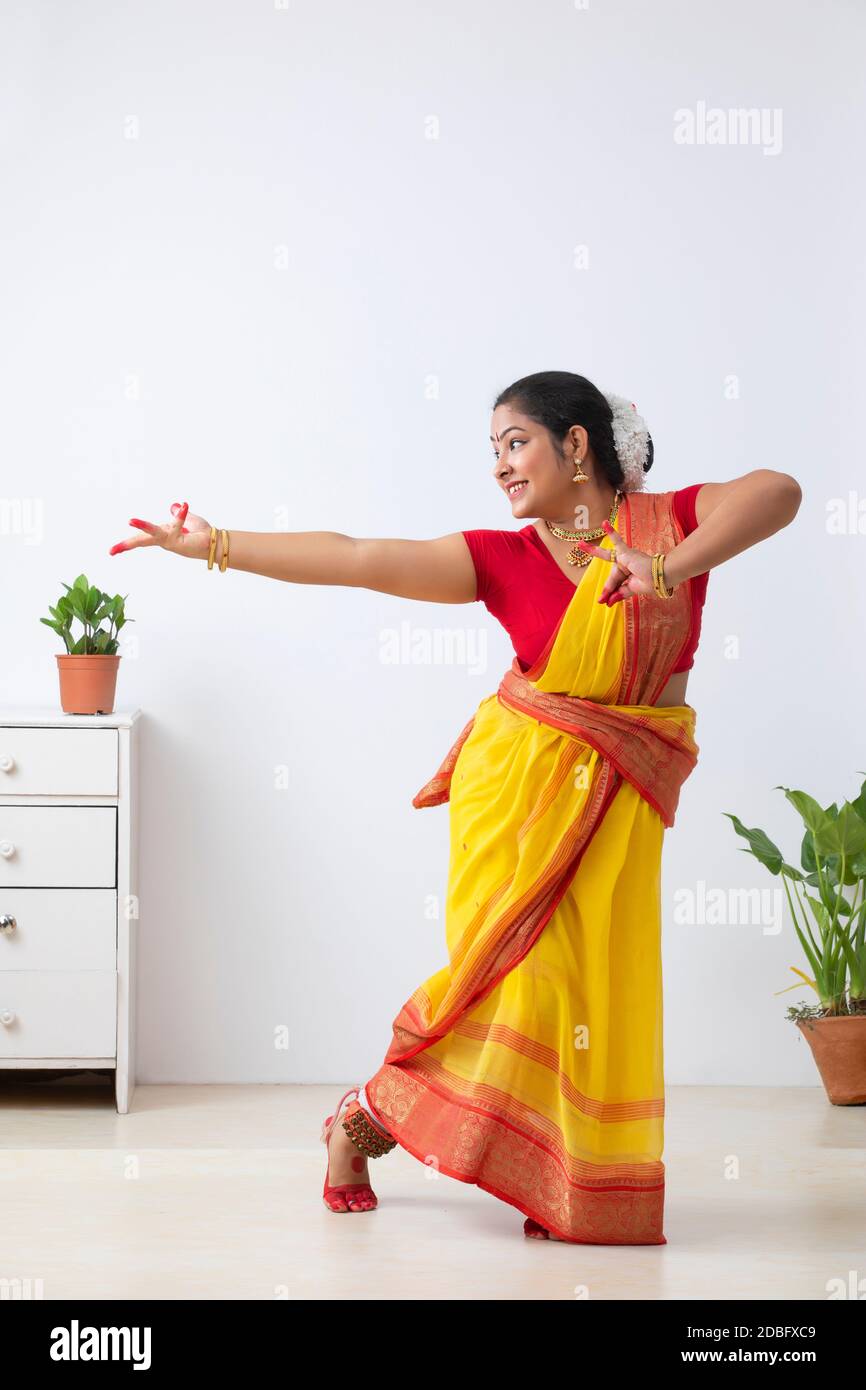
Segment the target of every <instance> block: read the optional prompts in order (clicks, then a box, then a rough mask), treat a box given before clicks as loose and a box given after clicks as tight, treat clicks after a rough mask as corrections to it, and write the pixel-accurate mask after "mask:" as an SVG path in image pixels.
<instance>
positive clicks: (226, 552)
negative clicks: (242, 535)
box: [220, 530, 229, 574]
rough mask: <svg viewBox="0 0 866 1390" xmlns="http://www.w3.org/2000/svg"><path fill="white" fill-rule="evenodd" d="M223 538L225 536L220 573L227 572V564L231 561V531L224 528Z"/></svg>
mask: <svg viewBox="0 0 866 1390" xmlns="http://www.w3.org/2000/svg"><path fill="white" fill-rule="evenodd" d="M222 538H223V553H222V559H221V560H220V574H225V572H226V566H227V565H228V562H229V533H228V531H226V530H223V532H222Z"/></svg>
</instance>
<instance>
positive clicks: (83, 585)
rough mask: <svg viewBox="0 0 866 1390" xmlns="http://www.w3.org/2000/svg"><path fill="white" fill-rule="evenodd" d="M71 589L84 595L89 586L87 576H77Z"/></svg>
mask: <svg viewBox="0 0 866 1390" xmlns="http://www.w3.org/2000/svg"><path fill="white" fill-rule="evenodd" d="M72 587H73V589H79V590H82V591H83V592H84V593H85V594H86V593H87V592H88V590H89V588H90V585H89V584H88V582H87V575H86V574H79V576H78V578H77V579H76V580H75V582H74V584H73V585H72Z"/></svg>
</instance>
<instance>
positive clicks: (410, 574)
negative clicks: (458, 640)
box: [109, 502, 476, 603]
mask: <svg viewBox="0 0 866 1390" xmlns="http://www.w3.org/2000/svg"><path fill="white" fill-rule="evenodd" d="M171 511H172V520H171V521H170V522H168V523H166V524H165V525H159V524H157V523H155V522H150V521H142V520H141V519H140V518H139V517H132V518H131V520H130V523H129V524H130V526H135V527H137V528H138V531H139V534H138V535H135V536H130V537H129V539H128V540H126V541H120V542H118V544H117V545H114V546H112V548H111V550H110V552H109V554H111V555H117V554H120V553H121V552H122V551H125V550H138V549H142V548H144V547H152V546H158V547H160V548H161V549H163V550H169V551H171V552H172V554H175V555H182V556H185V557H186V558H188V559H192V560H206V559H207V557H208V549H209V545H210V531H211V527H210V522H208V521H205V519H204V517H201V516H196V515H194V514H193V513H192V512H190V511H189V508H188V504H187V503H184V504H183V505H181V504H179V503H177V502H175V503H174V505H173V506H172V508H171ZM228 552H229V555H228V565H227V568H228V569H232V570H246V571H247V573H249V574H261V575H264V576H265V577H266V578H268V579H281V580H285V581H286V582H288V583H291V584H338V585H344V586H346V587H348V588H355V589H376V590H378V591H379V592H380V593H385V594H396V595H398V596H399V597H401V598H414V599H421V600H426V601H427V602H429V603H471V602H472V601H473V600H474V598H475V592H476V577H475V566H474V564H473V562H472V555H471V553H470V551H469V547H468V545H467V544H466V540H465V538H464V536H463V535H462V534H461V532H459V531H455V532H452V533H450V534H449V535H447V536H438V537H436V538H434V539H433V540H396V539H395V540H391V539H381V540H379V539H367V538H366V537H356V536H345V535H343V534H342V533H341V532H339V531H234V530H229V547H228ZM221 559H222V531H221V530H218V531H217V544H216V552H215V556H214V564H215V565H219V563H220V561H221Z"/></svg>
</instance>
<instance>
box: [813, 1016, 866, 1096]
mask: <svg viewBox="0 0 866 1390" xmlns="http://www.w3.org/2000/svg"><path fill="white" fill-rule="evenodd" d="M797 1027H798V1028H799V1029H800V1032H801V1033H802V1034H803V1037H804V1038H805V1039H806V1042H807V1043H808V1044H809V1046H810V1047H811V1049H812V1056H813V1057H814V1058H815V1065H816V1067H817V1068H818V1071H819V1072H820V1073H821V1080H822V1081H823V1083H824V1090H825V1091H826V1092H827V1097H828V1099H829V1100H830V1101H832V1103H833V1105H864V1104H866V1014H850V1015H847V1016H845V1015H843V1016H842V1017H841V1018H803V1019H798V1020H797Z"/></svg>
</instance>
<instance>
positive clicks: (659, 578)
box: [652, 551, 674, 598]
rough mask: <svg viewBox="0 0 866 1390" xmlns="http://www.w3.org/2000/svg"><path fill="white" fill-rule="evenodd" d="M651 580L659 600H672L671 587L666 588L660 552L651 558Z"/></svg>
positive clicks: (663, 564)
mask: <svg viewBox="0 0 866 1390" xmlns="http://www.w3.org/2000/svg"><path fill="white" fill-rule="evenodd" d="M652 580H653V588H654V589H655V591H656V593H657V594H658V596H659V598H673V593H674V588H673V585H671V586H670V587H668V584H667V581H666V579H665V557H664V553H663V552H662V551H659V553H658V554H657V555H654V556H653V557H652Z"/></svg>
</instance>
